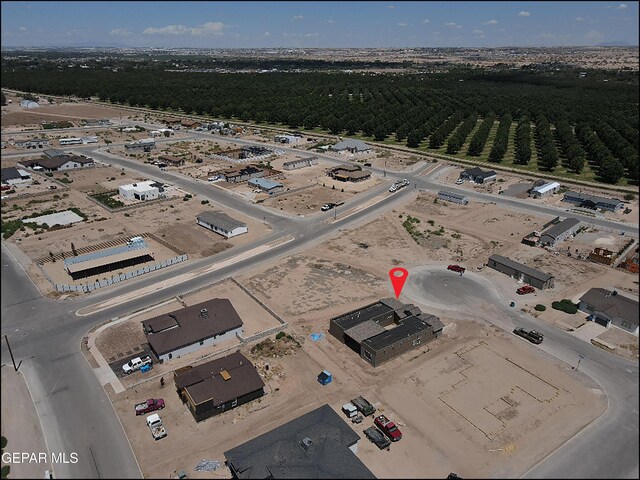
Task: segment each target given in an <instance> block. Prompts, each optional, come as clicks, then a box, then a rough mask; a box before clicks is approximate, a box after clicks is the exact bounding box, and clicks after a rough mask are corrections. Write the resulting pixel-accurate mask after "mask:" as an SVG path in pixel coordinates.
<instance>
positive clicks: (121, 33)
mask: <svg viewBox="0 0 640 480" xmlns="http://www.w3.org/2000/svg"><path fill="white" fill-rule="evenodd" d="M109 35H111V36H114V37H129V36H131V35H133V33H131V32H130V31H129V30H127V29H126V28H115V29H113V30H111V31H110V32H109Z"/></svg>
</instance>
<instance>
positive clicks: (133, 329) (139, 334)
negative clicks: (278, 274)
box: [96, 280, 280, 388]
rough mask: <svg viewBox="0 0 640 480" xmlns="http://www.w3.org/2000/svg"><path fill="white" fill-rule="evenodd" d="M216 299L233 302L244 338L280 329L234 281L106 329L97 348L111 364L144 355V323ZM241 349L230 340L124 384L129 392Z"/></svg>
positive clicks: (135, 375)
mask: <svg viewBox="0 0 640 480" xmlns="http://www.w3.org/2000/svg"><path fill="white" fill-rule="evenodd" d="M213 298H228V299H229V300H230V301H231V303H232V304H233V306H234V308H235V309H236V311H237V312H238V315H239V316H240V318H242V321H243V323H244V335H243V337H250V336H251V335H254V334H256V333H259V332H262V331H264V330H268V329H270V328H274V327H278V326H279V325H280V322H278V320H277V319H276V318H274V317H273V316H272V315H271V314H269V313H268V312H267V311H266V310H265V309H264V308H262V307H261V306H260V305H259V304H258V303H257V302H255V300H253V299H252V298H251V297H250V296H249V295H247V293H246V292H244V291H243V290H242V289H241V288H240V287H239V286H238V285H237V284H236V283H234V282H233V281H231V280H225V281H223V282H221V283H218V284H216V285H213V286H211V287H208V288H206V289H203V290H200V291H197V292H194V293H192V294H189V295H185V296H184V297H182V298H180V299H177V298H176V299H173V301H171V302H169V303H168V304H166V305H162V306H160V307H158V308H154V309H153V310H150V311H147V312H144V313H142V314H140V315H135V316H133V317H131V318H129V319H127V320H126V321H124V322H121V323H117V324H115V325H113V326H111V327H109V328H107V329H105V330H104V331H102V332H101V333H100V334H99V335H98V337H97V338H96V347H97V348H98V350H99V352H100V354H101V355H102V356H103V357H104V358H105V360H106V361H107V362H108V363H110V364H111V363H114V362H117V361H119V360H126V359H127V358H129V357H133V356H136V355H140V354H141V353H142V352H143V351H144V350H145V348H146V347H147V345H146V344H147V341H146V337H145V335H144V332H143V330H142V325H141V322H142V321H144V320H147V319H149V318H152V317H155V316H158V315H161V314H164V313H170V312H173V311H176V310H180V309H181V308H183V307H185V306H190V305H195V304H197V303H200V302H204V301H206V300H211V299H213ZM240 345H241V343H240V341H238V340H237V339H232V340H228V341H225V342H223V343H220V344H218V345H216V346H214V347H210V348H206V349H202V350H199V351H197V352H193V353H190V354H188V355H184V356H183V357H181V358H179V359H175V360H172V361H171V362H166V363H163V364H159V363H157V364H155V365H154V368H153V370H152V371H151V373H150V374H142V373H140V372H136V373H133V374H131V375H128V376H126V377H124V378H121V379H120V380H121V382H122V384H123V385H124V386H125V387H126V388H130V387H134V386H137V385H139V384H141V383H144V382H147V381H148V379H149V377H150V376H153V378H156V377H159V376H161V375H166V374H168V373H170V372H171V371H173V370H175V369H176V368H180V367H183V366H185V365H191V364H194V363H199V362H202V361H203V359H205V358H210V357H215V356H219V355H220V354H224V353H225V352H227V353H228V350H229V349H234V348H236V347H238V348H239V347H240Z"/></svg>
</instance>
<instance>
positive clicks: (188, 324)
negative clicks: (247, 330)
mask: <svg viewBox="0 0 640 480" xmlns="http://www.w3.org/2000/svg"><path fill="white" fill-rule="evenodd" d="M142 328H143V329H144V333H145V335H146V336H147V341H148V342H149V346H150V347H151V351H152V352H153V353H154V354H155V356H156V357H158V359H159V360H160V361H162V362H164V361H168V360H172V359H174V358H180V357H181V356H182V355H186V354H187V353H191V352H195V351H197V350H200V349H202V348H206V347H209V346H211V345H216V344H218V343H220V342H224V341H225V340H228V339H230V338H235V337H236V335H242V333H243V332H244V330H243V326H242V320H241V319H240V317H239V316H238V313H237V312H236V310H235V308H233V305H232V303H231V302H230V301H229V299H227V298H214V299H212V300H207V301H206V302H202V303H198V304H196V305H191V306H189V307H186V308H183V309H180V310H175V311H173V312H171V313H167V314H163V315H159V316H157V317H154V318H151V319H149V320H145V321H143V322H142Z"/></svg>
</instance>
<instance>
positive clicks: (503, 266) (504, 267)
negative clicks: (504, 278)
mask: <svg viewBox="0 0 640 480" xmlns="http://www.w3.org/2000/svg"><path fill="white" fill-rule="evenodd" d="M487 266H488V267H490V268H493V269H494V270H497V271H499V272H502V273H504V274H506V275H509V276H510V277H513V278H516V279H521V280H522V281H524V282H526V283H528V284H529V285H533V286H534V287H536V288H539V289H541V290H542V289H544V288H552V287H553V284H554V280H555V277H554V276H553V275H551V274H549V273H545V272H543V271H541V270H538V269H536V268H531V267H528V266H526V265H523V264H522V263H519V262H516V261H515V260H511V259H510V258H508V257H503V256H502V255H491V256H490V257H489V261H488V262H487Z"/></svg>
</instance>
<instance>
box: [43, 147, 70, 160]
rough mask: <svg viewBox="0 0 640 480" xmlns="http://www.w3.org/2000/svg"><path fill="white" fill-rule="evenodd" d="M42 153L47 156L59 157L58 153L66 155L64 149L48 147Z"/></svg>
mask: <svg viewBox="0 0 640 480" xmlns="http://www.w3.org/2000/svg"><path fill="white" fill-rule="evenodd" d="M42 153H43V154H44V156H45V157H47V158H52V157H59V156H60V155H66V153H65V152H64V150H59V149H57V148H49V149H47V150H44V151H43V152H42Z"/></svg>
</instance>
